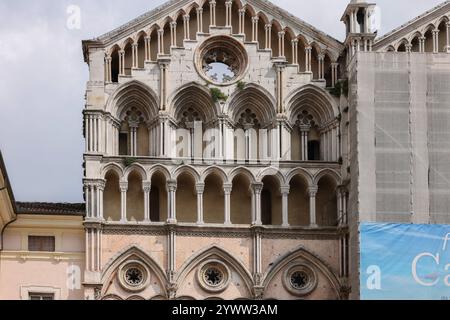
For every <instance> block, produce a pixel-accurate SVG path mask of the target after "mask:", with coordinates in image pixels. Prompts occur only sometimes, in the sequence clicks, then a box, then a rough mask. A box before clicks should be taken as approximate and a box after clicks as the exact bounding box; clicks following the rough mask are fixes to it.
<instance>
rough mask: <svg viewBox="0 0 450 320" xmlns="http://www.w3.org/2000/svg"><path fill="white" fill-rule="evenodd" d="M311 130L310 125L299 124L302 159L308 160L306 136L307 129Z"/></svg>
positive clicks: (307, 134) (307, 133)
mask: <svg viewBox="0 0 450 320" xmlns="http://www.w3.org/2000/svg"><path fill="white" fill-rule="evenodd" d="M310 130H311V126H310V125H301V126H300V140H301V144H302V157H301V160H302V161H308V160H309V159H308V136H309V131H310Z"/></svg>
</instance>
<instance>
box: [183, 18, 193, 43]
mask: <svg viewBox="0 0 450 320" xmlns="http://www.w3.org/2000/svg"><path fill="white" fill-rule="evenodd" d="M190 20H191V17H190V16H189V15H188V14H187V15H185V16H183V23H184V26H183V27H184V28H183V30H184V40H190V37H191V36H190V34H191V31H190V29H189V21H190Z"/></svg>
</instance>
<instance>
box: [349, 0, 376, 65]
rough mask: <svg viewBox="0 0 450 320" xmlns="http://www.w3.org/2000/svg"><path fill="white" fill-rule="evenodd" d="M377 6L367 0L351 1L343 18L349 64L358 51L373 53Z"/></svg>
mask: <svg viewBox="0 0 450 320" xmlns="http://www.w3.org/2000/svg"><path fill="white" fill-rule="evenodd" d="M375 7H376V4H374V3H368V2H367V1H365V0H351V1H350V3H349V4H348V6H347V8H346V9H345V12H344V14H343V16H342V18H341V21H342V22H344V23H345V27H346V38H345V42H344V44H345V47H346V48H347V62H349V61H350V60H351V57H353V55H355V53H356V52H358V51H372V45H373V42H374V39H375V37H376V36H377V31H375V30H374V27H375V26H374V25H373V23H372V20H373V16H374V14H375Z"/></svg>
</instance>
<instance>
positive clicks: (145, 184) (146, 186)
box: [142, 181, 152, 193]
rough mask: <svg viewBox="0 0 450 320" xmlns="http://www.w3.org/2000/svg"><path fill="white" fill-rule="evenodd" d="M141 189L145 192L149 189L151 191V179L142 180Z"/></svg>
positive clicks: (148, 191)
mask: <svg viewBox="0 0 450 320" xmlns="http://www.w3.org/2000/svg"><path fill="white" fill-rule="evenodd" d="M142 190H143V191H144V192H145V193H150V191H152V182H151V181H144V182H142Z"/></svg>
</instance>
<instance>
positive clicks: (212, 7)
mask: <svg viewBox="0 0 450 320" xmlns="http://www.w3.org/2000/svg"><path fill="white" fill-rule="evenodd" d="M209 8H210V10H209V15H210V23H209V26H210V27H215V26H216V1H215V0H211V1H209Z"/></svg>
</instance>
